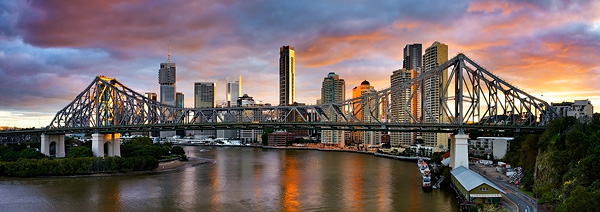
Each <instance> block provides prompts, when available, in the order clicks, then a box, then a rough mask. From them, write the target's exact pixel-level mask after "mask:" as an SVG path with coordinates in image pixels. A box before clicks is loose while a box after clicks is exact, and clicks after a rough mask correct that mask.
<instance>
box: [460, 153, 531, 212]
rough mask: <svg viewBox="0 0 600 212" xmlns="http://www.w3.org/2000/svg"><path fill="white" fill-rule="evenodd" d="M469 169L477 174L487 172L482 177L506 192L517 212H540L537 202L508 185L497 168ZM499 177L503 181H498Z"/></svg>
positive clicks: (472, 167) (479, 166)
mask: <svg viewBox="0 0 600 212" xmlns="http://www.w3.org/2000/svg"><path fill="white" fill-rule="evenodd" d="M469 168H471V169H472V170H473V171H475V172H477V173H482V172H483V171H485V172H486V175H482V176H483V177H485V178H486V179H488V180H489V181H491V182H492V183H494V184H496V185H497V186H498V187H500V188H501V189H502V190H503V191H504V192H506V194H505V196H506V197H507V198H508V199H510V201H512V202H513V203H514V204H515V205H516V206H517V210H516V211H517V212H532V211H536V212H537V211H538V208H537V201H536V200H535V199H533V198H531V197H529V196H527V194H525V193H523V192H521V191H520V190H519V189H517V188H516V185H513V184H510V183H508V178H507V177H506V176H504V175H502V174H501V173H499V172H497V171H496V169H495V167H492V166H485V165H481V164H475V165H470V166H469ZM498 176H501V180H499V179H497V177H498ZM510 209H511V211H515V210H514V208H512V207H511V208H510Z"/></svg>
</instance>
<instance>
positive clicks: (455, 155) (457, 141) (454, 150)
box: [450, 132, 469, 169]
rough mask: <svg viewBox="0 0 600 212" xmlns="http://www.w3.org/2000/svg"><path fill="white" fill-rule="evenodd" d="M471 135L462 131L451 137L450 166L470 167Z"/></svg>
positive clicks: (454, 167)
mask: <svg viewBox="0 0 600 212" xmlns="http://www.w3.org/2000/svg"><path fill="white" fill-rule="evenodd" d="M468 139H469V136H468V135H466V134H464V133H463V132H460V133H458V134H456V135H452V138H451V139H450V142H451V144H450V145H451V149H450V167H452V169H456V168H458V167H460V166H464V167H465V168H467V169H468V168H469V147H468V144H469V143H468Z"/></svg>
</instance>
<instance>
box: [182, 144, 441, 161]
mask: <svg viewBox="0 0 600 212" xmlns="http://www.w3.org/2000/svg"><path fill="white" fill-rule="evenodd" d="M178 145H181V146H211V147H250V148H262V149H283V150H317V151H332V152H350V153H358V154H367V155H373V156H376V157H384V158H390V159H396V160H402V161H417V160H419V159H423V160H425V161H430V160H431V158H428V157H410V156H397V155H388V154H382V153H377V152H370V151H359V150H356V149H340V148H335V147H315V146H259V145H215V144H178Z"/></svg>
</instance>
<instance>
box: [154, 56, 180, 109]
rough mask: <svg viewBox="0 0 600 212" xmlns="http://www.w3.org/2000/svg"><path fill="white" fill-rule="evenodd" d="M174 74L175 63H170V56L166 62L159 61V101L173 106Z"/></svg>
mask: <svg viewBox="0 0 600 212" xmlns="http://www.w3.org/2000/svg"><path fill="white" fill-rule="evenodd" d="M176 74H177V73H176V70H175V63H171V59H170V56H169V60H168V61H167V62H166V63H160V69H159V70H158V84H160V102H161V103H163V104H167V105H171V106H175V92H176V90H175V89H176V88H175V83H176V82H177V76H176Z"/></svg>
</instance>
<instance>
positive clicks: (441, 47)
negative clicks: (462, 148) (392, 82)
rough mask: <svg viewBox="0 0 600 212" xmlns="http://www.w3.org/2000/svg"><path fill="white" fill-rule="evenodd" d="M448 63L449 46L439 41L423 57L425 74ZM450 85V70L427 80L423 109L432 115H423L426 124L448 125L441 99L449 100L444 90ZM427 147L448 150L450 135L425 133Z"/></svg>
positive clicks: (424, 89) (424, 138) (425, 82)
mask: <svg viewBox="0 0 600 212" xmlns="http://www.w3.org/2000/svg"><path fill="white" fill-rule="evenodd" d="M446 61H448V45H446V44H443V43H440V42H438V41H436V42H434V43H433V44H431V46H430V47H428V48H427V49H426V50H425V54H424V55H423V74H427V73H428V72H430V71H433V70H434V69H436V68H437V67H438V66H440V65H441V64H443V63H445V62H446ZM447 85H448V70H447V69H445V70H443V71H442V72H441V73H440V74H437V75H435V76H433V77H431V78H427V79H425V81H424V85H423V91H424V95H423V109H424V110H425V111H430V114H429V113H427V114H425V113H424V114H423V121H424V122H425V123H447V122H448V117H447V116H446V114H445V113H444V111H443V110H442V105H440V103H441V102H440V98H441V97H444V99H448V92H444V91H443V90H444V89H445V88H446V86H447ZM423 141H424V142H425V145H427V146H432V147H440V148H442V149H446V148H448V134H445V133H423Z"/></svg>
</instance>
